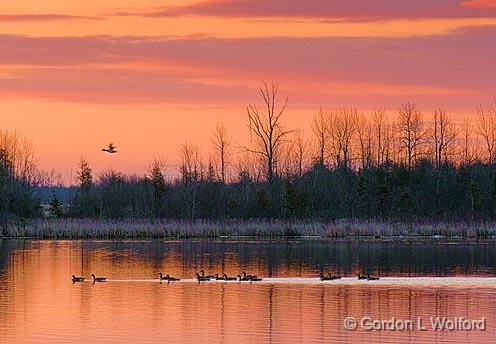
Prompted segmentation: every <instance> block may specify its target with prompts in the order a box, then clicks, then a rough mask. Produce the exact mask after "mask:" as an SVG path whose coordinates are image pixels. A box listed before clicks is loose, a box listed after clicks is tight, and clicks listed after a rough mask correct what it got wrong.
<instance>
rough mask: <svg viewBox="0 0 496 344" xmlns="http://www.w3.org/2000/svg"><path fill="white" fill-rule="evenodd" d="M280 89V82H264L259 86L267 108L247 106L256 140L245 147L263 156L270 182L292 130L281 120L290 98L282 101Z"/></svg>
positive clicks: (252, 133)
mask: <svg viewBox="0 0 496 344" xmlns="http://www.w3.org/2000/svg"><path fill="white" fill-rule="evenodd" d="M278 91H279V84H277V83H275V82H272V83H271V84H270V85H268V84H267V83H266V82H263V83H262V86H261V87H260V88H259V95H260V97H261V98H262V100H263V103H264V107H265V110H260V109H259V108H258V106H257V105H255V104H254V105H248V107H247V114H248V128H249V129H250V134H251V137H252V140H253V141H254V142H253V146H252V147H245V149H246V150H248V151H249V152H252V153H255V154H257V155H259V156H261V157H262V158H263V160H264V162H265V165H266V170H267V180H268V181H269V183H271V182H272V181H273V179H274V171H275V166H276V164H277V157H278V151H279V149H280V148H281V145H282V144H283V143H284V142H285V140H284V138H285V137H286V136H287V135H288V134H289V133H290V132H291V131H288V130H285V129H284V128H283V126H282V121H281V117H282V115H283V114H284V112H285V110H286V106H287V104H288V98H287V97H286V98H285V99H284V100H283V101H282V103H281V102H280V100H279V98H278Z"/></svg>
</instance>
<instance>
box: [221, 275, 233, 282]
mask: <svg viewBox="0 0 496 344" xmlns="http://www.w3.org/2000/svg"><path fill="white" fill-rule="evenodd" d="M222 277H223V278H222V279H223V280H224V281H236V277H227V274H223V275H222Z"/></svg>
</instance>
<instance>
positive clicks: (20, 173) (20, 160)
mask: <svg viewBox="0 0 496 344" xmlns="http://www.w3.org/2000/svg"><path fill="white" fill-rule="evenodd" d="M0 158H1V160H2V161H1V163H2V164H5V165H8V166H9V167H10V169H11V171H12V173H13V174H14V175H15V177H16V178H19V179H22V180H23V181H24V182H27V183H30V184H31V183H33V182H34V181H35V180H36V178H37V176H38V172H37V167H36V165H37V162H38V158H37V157H36V154H35V152H34V149H33V144H32V142H31V141H30V140H28V139H26V138H24V137H22V135H21V134H20V133H19V132H17V131H6V130H0Z"/></svg>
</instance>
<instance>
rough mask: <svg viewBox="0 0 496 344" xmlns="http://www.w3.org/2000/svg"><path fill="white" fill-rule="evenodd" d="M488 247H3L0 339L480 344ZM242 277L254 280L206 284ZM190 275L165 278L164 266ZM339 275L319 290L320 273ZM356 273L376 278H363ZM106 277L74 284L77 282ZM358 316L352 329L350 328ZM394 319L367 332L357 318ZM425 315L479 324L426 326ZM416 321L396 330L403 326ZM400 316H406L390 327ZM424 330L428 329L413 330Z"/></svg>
mask: <svg viewBox="0 0 496 344" xmlns="http://www.w3.org/2000/svg"><path fill="white" fill-rule="evenodd" d="M495 248H496V243H495V242H494V241H486V242H439V241H435V242H379V241H373V242H349V241H324V240H300V241H297V240H295V241H293V240H280V241H249V240H242V241H229V240H224V241H222V240H219V241H201V240H184V241H120V242H115V241H19V240H0V343H87V342H94V343H166V342H167V343H193V342H199V343H293V342H295V343H360V342H367V343H370V342H372V343H374V342H376V343H432V342H437V343H472V342H473V343H476V342H480V343H488V342H494V341H495V339H496V278H495V277H496V250H495ZM202 268H203V269H204V270H205V271H206V272H207V273H208V274H210V273H212V274H214V273H219V274H220V273H223V272H225V273H227V274H228V275H237V274H238V273H240V272H241V271H243V270H245V271H247V272H249V273H252V274H255V275H258V276H259V277H264V280H263V281H262V282H254V283H247V282H244V283H243V282H241V283H240V282H206V283H201V284H198V283H197V282H196V281H195V280H193V279H192V277H193V276H194V274H195V273H196V272H197V271H199V270H200V269H202ZM160 271H161V272H163V273H164V274H165V273H168V274H171V275H173V276H175V277H181V278H184V279H183V280H181V281H180V282H174V283H170V284H167V283H159V281H158V280H157V275H158V272H160ZM320 271H324V272H326V273H333V274H339V275H341V276H343V277H344V278H343V279H341V280H339V281H329V282H320V280H319V279H318V278H316V277H317V276H318V273H319V272H320ZM359 272H370V273H371V274H373V275H377V276H381V280H379V281H358V279H357V278H356V277H354V276H355V275H356V274H357V273H359ZM91 273H95V274H96V275H97V276H106V277H108V279H109V280H108V282H106V283H97V284H94V285H93V284H92V283H91V281H90V279H88V282H84V283H76V284H73V283H72V282H71V277H70V276H71V275H72V274H76V275H83V276H86V277H89V276H90V275H91ZM347 317H353V318H354V319H355V320H356V321H357V323H358V324H357V326H358V328H357V329H356V330H354V331H350V330H347V329H346V328H345V326H344V321H345V319H346V318H347ZM364 317H368V318H369V319H370V320H384V321H385V320H388V319H393V318H394V319H395V320H394V322H395V324H396V325H395V326H396V328H395V330H394V331H393V330H373V331H368V330H367V329H365V328H363V326H361V325H362V324H361V322H362V319H363V318H364ZM431 317H447V318H448V319H455V318H461V317H463V318H464V319H469V320H480V319H484V325H485V330H473V331H468V330H465V331H460V330H458V331H456V330H444V331H441V330H433V329H432V328H431V322H430V320H431V319H430V318H431ZM407 320H410V321H412V322H413V323H414V329H413V330H407V331H405V330H401V327H400V328H398V326H397V325H401V321H407ZM398 321H400V322H398ZM421 321H422V322H423V326H424V327H425V329H418V328H417V326H418V323H419V322H421Z"/></svg>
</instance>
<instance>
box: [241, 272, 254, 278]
mask: <svg viewBox="0 0 496 344" xmlns="http://www.w3.org/2000/svg"><path fill="white" fill-rule="evenodd" d="M241 274H242V275H243V277H248V278H257V276H255V275H247V274H246V272H245V271H243V272H242V273H241Z"/></svg>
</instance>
